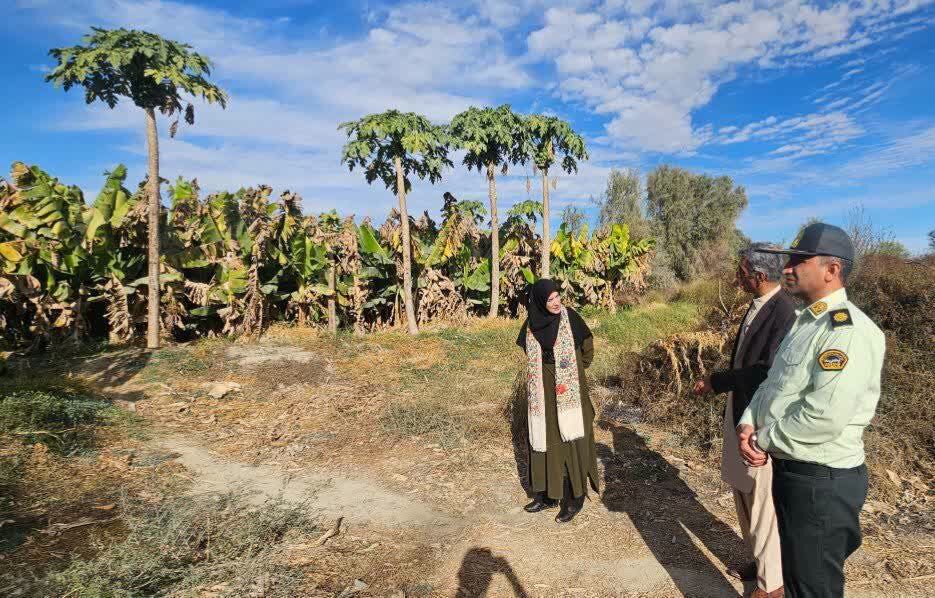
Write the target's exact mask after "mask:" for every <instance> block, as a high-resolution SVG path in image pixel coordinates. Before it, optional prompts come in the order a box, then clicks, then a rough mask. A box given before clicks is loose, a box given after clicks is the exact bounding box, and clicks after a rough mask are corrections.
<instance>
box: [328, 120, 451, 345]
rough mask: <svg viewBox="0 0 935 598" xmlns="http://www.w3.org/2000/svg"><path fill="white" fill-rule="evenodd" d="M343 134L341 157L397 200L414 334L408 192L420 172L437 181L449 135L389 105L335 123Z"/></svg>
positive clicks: (446, 163)
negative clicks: (345, 141)
mask: <svg viewBox="0 0 935 598" xmlns="http://www.w3.org/2000/svg"><path fill="white" fill-rule="evenodd" d="M338 128H339V129H340V130H343V131H344V132H345V133H346V134H347V138H348V142H347V144H346V145H345V146H344V151H343V152H342V155H341V161H342V162H344V163H345V164H347V167H348V168H349V169H350V170H354V167H355V166H359V167H360V168H361V169H362V170H363V171H364V175H365V177H366V178H367V182H368V183H373V182H374V181H375V180H377V179H379V180H381V181H383V183H384V184H385V185H386V188H387V189H393V191H394V192H395V193H396V196H397V198H398V200H399V214H400V223H401V225H402V237H403V239H402V254H403V300H404V302H405V306H406V324H407V326H408V329H409V333H410V334H418V332H419V326H418V323H417V322H416V313H415V305H414V303H413V300H412V244H411V243H412V237H411V236H410V232H409V211H408V210H407V209H406V194H407V193H408V192H409V191H410V189H411V188H412V184H411V183H410V177H411V176H412V175H416V176H418V177H419V178H420V179H426V178H427V179H428V180H429V181H430V182H431V183H433V184H434V183H436V182H438V181H440V180H441V178H442V169H443V168H444V167H446V166H451V160H449V159H448V134H447V133H446V131H445V130H444V128H442V127H438V126H436V125H433V124H432V123H431V122H430V121H429V120H428V119H427V118H425V117H424V116H422V115H419V114H415V113H412V112H399V111H398V110H388V111H386V112H383V113H380V114H370V115H368V116H365V117H363V118H361V119H360V120H356V121H352V122H346V123H343V124H341V125H340V126H339V127H338Z"/></svg>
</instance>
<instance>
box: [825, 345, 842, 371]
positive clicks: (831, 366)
mask: <svg viewBox="0 0 935 598" xmlns="http://www.w3.org/2000/svg"><path fill="white" fill-rule="evenodd" d="M818 365H819V366H821V369H823V370H825V371H826V372H839V371H841V370H843V369H844V366H846V365H847V354H846V353H844V351H839V350H838V349H829V350H827V351H824V352H823V353H822V354H821V355H819V356H818Z"/></svg>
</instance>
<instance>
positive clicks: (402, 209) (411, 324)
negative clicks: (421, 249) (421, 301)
mask: <svg viewBox="0 0 935 598" xmlns="http://www.w3.org/2000/svg"><path fill="white" fill-rule="evenodd" d="M394 162H395V165H396V194H397V196H398V197H399V221H400V224H402V229H403V302H404V303H405V304H406V326H407V327H408V328H409V334H419V325H418V324H417V323H416V310H415V306H414V305H413V303H412V255H411V254H412V244H411V241H410V237H409V212H408V211H407V210H406V180H405V177H403V161H402V159H401V158H400V157H399V156H397V157H396V158H395V159H394Z"/></svg>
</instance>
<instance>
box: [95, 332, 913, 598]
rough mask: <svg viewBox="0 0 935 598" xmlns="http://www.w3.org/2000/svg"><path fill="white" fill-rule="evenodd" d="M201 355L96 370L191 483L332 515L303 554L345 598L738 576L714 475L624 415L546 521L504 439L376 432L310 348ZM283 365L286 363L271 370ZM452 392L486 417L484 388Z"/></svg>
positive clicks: (731, 588) (654, 586)
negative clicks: (202, 368)
mask: <svg viewBox="0 0 935 598" xmlns="http://www.w3.org/2000/svg"><path fill="white" fill-rule="evenodd" d="M208 358H210V359H212V360H213V361H211V362H210V363H211V365H210V367H209V368H207V369H206V372H208V373H207V374H206V375H204V376H194V377H193V378H191V379H190V380H188V381H187V386H183V385H180V384H179V381H177V380H172V383H173V384H172V388H171V389H170V388H168V386H167V385H166V384H164V381H163V380H162V379H161V378H159V377H158V376H151V377H150V378H149V379H145V377H144V378H143V379H140V378H139V377H137V376H133V375H129V376H127V375H122V374H121V375H117V374H115V373H114V370H115V368H113V367H109V368H108V369H107V370H106V372H107V379H106V382H113V383H112V384H108V387H109V388H110V389H111V390H114V391H117V392H118V394H123V393H130V392H131V391H132V397H131V400H133V401H137V400H139V401H141V403H140V405H141V407H140V410H141V413H143V414H144V416H145V417H147V418H148V419H151V420H152V421H154V422H155V423H157V425H158V426H159V427H160V428H161V429H165V430H168V431H169V432H168V433H167V435H165V436H163V437H161V438H157V439H154V440H153V441H152V447H151V448H153V449H154V450H156V451H160V452H162V453H169V454H171V455H173V456H174V458H175V459H176V461H177V462H179V463H180V464H181V465H183V466H184V467H185V468H186V469H187V470H188V471H189V472H190V473H191V475H192V477H193V489H194V490H195V491H197V492H225V491H230V490H239V489H246V490H249V491H252V492H253V493H254V497H255V498H254V501H255V502H257V503H262V501H264V500H266V499H267V498H276V497H279V498H281V499H283V500H286V501H290V502H304V503H305V504H308V505H309V508H311V509H314V510H316V511H317V512H319V513H320V514H321V516H322V517H323V518H324V519H326V520H332V521H333V520H336V519H337V518H343V521H344V526H345V527H344V528H343V529H345V530H349V531H344V532H342V534H341V536H340V537H339V538H335V540H334V541H333V542H330V543H329V544H328V545H327V546H319V547H317V548H315V549H314V550H313V552H312V553H310V555H309V556H308V557H307V558H308V559H310V561H309V562H315V563H318V564H319V565H321V569H322V570H323V571H324V570H325V567H324V564H328V566H329V567H333V568H332V571H341V572H342V573H340V574H338V575H341V576H342V577H341V579H340V581H339V582H338V583H337V584H336V585H341V586H343V585H348V586H352V585H353V583H354V581H355V580H356V579H359V580H363V582H365V583H366V584H367V586H368V589H367V590H366V591H364V592H363V593H360V594H359V595H360V596H367V595H372V596H393V597H394V598H399V597H400V596H407V597H408V596H440V597H441V596H443V597H447V598H455V597H457V598H468V597H474V596H504V597H509V596H520V597H534V596H535V597H543V598H545V597H553V596H575V597H594V598H602V597H611V596H620V597H636V596H640V597H646V598H665V597H680V596H692V597H697V598H718V597H722V596H742V595H743V594H744V592H745V591H746V592H749V591H751V590H752V589H753V587H752V586H750V585H748V586H747V587H746V588H744V587H743V586H742V585H741V584H739V583H737V582H735V581H734V580H732V579H730V578H728V577H727V576H726V575H725V574H724V569H725V567H726V565H727V564H728V563H733V562H735V561H737V560H738V559H739V558H742V557H743V552H744V551H743V549H742V547H741V542H740V538H739V534H738V532H737V529H736V527H735V526H734V520H733V516H732V506H731V505H730V504H729V498H728V497H729V494H726V493H725V492H724V490H723V489H719V487H718V485H717V482H716V478H717V475H716V472H714V471H713V469H712V468H711V467H710V466H709V465H708V464H692V463H687V462H685V460H682V459H678V458H676V457H673V456H672V455H669V454H667V453H665V452H664V451H662V450H660V448H659V447H658V446H657V447H655V448H654V447H653V446H650V445H649V443H648V440H647V439H646V438H645V437H644V436H643V435H641V433H638V432H637V431H635V430H634V429H632V428H631V427H623V428H615V429H612V430H610V429H608V430H598V431H597V435H596V442H597V446H598V454H599V459H600V461H601V463H600V469H601V474H602V475H601V477H602V479H601V481H600V483H601V486H602V492H601V494H600V495H592V500H590V501H589V502H588V503H587V505H586V507H585V510H584V512H583V513H582V514H581V515H579V516H578V517H577V518H576V519H575V521H574V522H573V523H572V524H570V525H566V526H559V525H557V524H556V523H555V522H554V521H553V517H554V511H552V512H545V513H541V514H538V515H529V514H527V513H525V512H523V511H522V507H521V505H523V504H524V502H525V501H526V495H525V493H524V491H523V489H522V487H521V486H520V484H519V482H518V470H517V467H518V465H517V461H518V456H517V455H516V454H515V453H514V449H513V447H512V446H511V445H510V441H509V437H508V436H507V437H506V438H503V437H502V436H498V437H490V438H489V439H488V440H486V441H485V442H482V443H479V444H473V445H472V446H470V447H466V448H464V447H462V448H459V449H457V450H455V449H443V448H441V447H440V446H439V445H438V444H436V443H433V442H431V441H427V440H426V439H419V438H418V437H416V438H414V439H403V440H391V439H388V438H386V437H385V436H382V435H380V434H379V433H377V434H374V429H373V428H374V425H375V423H374V422H375V421H376V420H377V419H378V418H379V414H380V413H381V410H383V409H384V408H385V405H386V404H387V403H388V402H389V401H394V400H398V397H396V396H387V395H381V394H380V393H383V392H385V390H384V385H376V384H373V383H372V382H370V381H366V380H364V381H361V379H360V378H359V377H358V378H356V379H355V378H353V377H350V378H349V376H348V372H347V371H344V372H341V371H339V366H340V364H336V363H334V362H332V360H331V359H328V358H323V357H322V356H321V354H320V353H319V354H316V353H314V352H309V351H307V350H303V349H300V348H298V347H292V346H289V345H277V344H269V343H265V344H259V345H254V346H242V345H235V346H229V347H226V348H225V349H223V353H221V352H220V351H218V352H217V353H215V354H213V355H210V356H208V357H205V360H207V359H208ZM128 359H129V358H128ZM172 359H173V360H175V359H181V358H180V357H178V356H177V355H173V357H172ZM290 361H291V362H294V363H296V364H299V365H301V366H302V367H290V366H288V365H283V364H284V362H290ZM118 369H119V368H118ZM207 376H210V377H207ZM103 381H104V380H102V382H103ZM225 381H228V382H235V383H236V384H235V386H236V387H237V388H239V389H240V388H242V390H238V391H235V392H234V393H232V395H230V396H226V397H224V398H222V399H217V398H211V397H210V393H206V392H205V390H204V388H205V385H206V384H207V385H208V386H209V387H210V385H211V384H212V383H216V382H221V383H225ZM368 384H369V385H368ZM102 386H103V385H102ZM454 403H455V404H460V402H459V401H458V400H455V401H454ZM465 404H466V405H470V406H471V407H472V416H477V417H480V418H488V419H491V421H496V422H497V426H501V425H502V424H501V423H500V422H502V415H501V414H500V413H499V412H498V411H497V409H499V407H498V405H499V404H500V403H498V402H497V401H493V402H491V401H487V402H485V401H466V402H465ZM133 405H136V403H133ZM483 410H486V411H484V412H483V413H481V411H483ZM487 411H489V413H487ZM474 412H477V414H474ZM362 422H366V424H363V423H362ZM501 433H502V432H501ZM315 551H317V552H315ZM852 561H854V562H855V563H857V562H861V563H866V565H867V566H870V565H871V564H872V563H873V562H874V559H873V558H871V557H867V556H866V555H863V556H862V553H858V555H855V558H853V559H852ZM322 575H329V574H327V573H322ZM330 575H331V577H332V578H333V577H334V576H335V575H336V574H335V573H331V574H330ZM916 585H917V586H921V585H922V584H916ZM915 595H918V596H922V595H925V592H924V591H923V588H922V587H906V586H895V585H894V586H891V587H886V586H878V585H867V586H861V585H852V586H851V587H850V589H849V590H848V593H847V596H848V598H876V597H888V596H892V597H897V596H898V597H903V596H915Z"/></svg>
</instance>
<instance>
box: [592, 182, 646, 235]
mask: <svg viewBox="0 0 935 598" xmlns="http://www.w3.org/2000/svg"><path fill="white" fill-rule="evenodd" d="M643 202H644V195H643V184H642V182H641V181H640V173H639V172H638V171H636V170H634V169H632V168H630V169H627V170H617V169H616V168H614V169H611V171H610V174H609V175H608V176H607V188H606V189H605V190H604V195H603V196H602V197H601V198H600V200H599V201H598V205H599V206H600V210H601V211H600V216H599V222H600V225H601V226H602V227H610V226H612V225H614V224H626V225H627V227H628V228H629V231H630V235H632V236H633V238H635V239H642V238H644V237H648V236H649V234H650V230H649V222H648V221H647V220H646V216H644V215H643V207H642V206H643Z"/></svg>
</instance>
